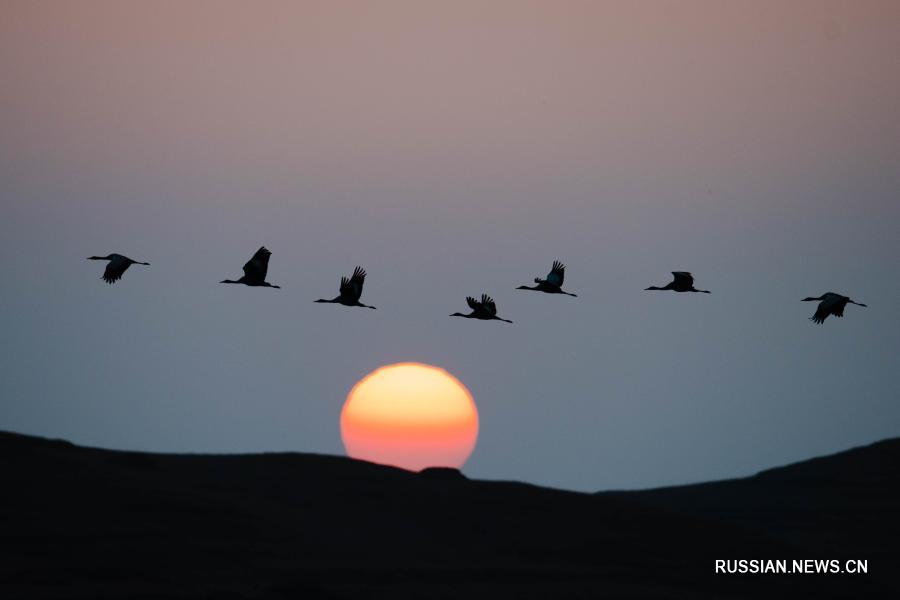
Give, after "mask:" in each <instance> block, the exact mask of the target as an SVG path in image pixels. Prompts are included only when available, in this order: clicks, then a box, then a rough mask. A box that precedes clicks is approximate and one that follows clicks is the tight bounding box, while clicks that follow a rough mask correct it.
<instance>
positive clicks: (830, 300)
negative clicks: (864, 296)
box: [803, 292, 865, 325]
mask: <svg viewBox="0 0 900 600" xmlns="http://www.w3.org/2000/svg"><path fill="white" fill-rule="evenodd" d="M816 301H820V302H819V306H818V307H816V313H815V314H814V315H813V316H811V317H810V318H809V320H810V321H812V322H813V323H817V324H819V325H821V324H822V323H824V322H825V319H827V318H828V315H834V316H836V317H843V316H844V307H845V306H847V303H850V304H855V305H857V306H865V304H863V303H862V302H854V301H853V300H851V299H850V298H848V297H847V296H841V295H840V294H835V293H834V292H827V293H825V294H822V295H821V296H819V297H818V298H804V299H803V302H816Z"/></svg>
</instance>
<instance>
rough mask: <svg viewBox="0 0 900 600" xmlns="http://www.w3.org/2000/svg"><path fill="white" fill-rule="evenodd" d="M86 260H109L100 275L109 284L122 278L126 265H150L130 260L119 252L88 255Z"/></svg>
mask: <svg viewBox="0 0 900 600" xmlns="http://www.w3.org/2000/svg"><path fill="white" fill-rule="evenodd" d="M88 260H108V261H109V264H107V265H106V270H104V271H103V275H102V276H101V278H102V279H103V281H105V282H106V283H109V284H113V283H115V282H117V281H118V280H120V279H122V275H123V274H124V273H125V271H127V270H128V267H130V266H131V265H147V266H150V263H148V262H140V261H137V260H131V259H130V258H128V257H127V256H122V255H121V254H108V255H107V256H89V257H88Z"/></svg>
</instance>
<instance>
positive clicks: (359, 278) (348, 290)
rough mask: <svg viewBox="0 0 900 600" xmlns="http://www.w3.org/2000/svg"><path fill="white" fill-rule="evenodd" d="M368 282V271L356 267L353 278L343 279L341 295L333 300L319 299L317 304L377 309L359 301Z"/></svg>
mask: <svg viewBox="0 0 900 600" xmlns="http://www.w3.org/2000/svg"><path fill="white" fill-rule="evenodd" d="M365 282H366V270H365V269H363V268H362V267H356V268H355V269H354V270H353V276H352V277H350V278H349V279H348V278H346V277H341V295H340V296H338V297H337V298H333V299H331V300H326V299H325V298H319V299H318V300H316V302H329V303H332V304H343V305H344V306H362V307H363V308H375V307H374V306H368V305H366V304H363V303H362V302H360V301H359V297H360V296H362V291H363V284H364V283H365Z"/></svg>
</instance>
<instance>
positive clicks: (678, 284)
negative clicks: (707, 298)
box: [645, 271, 710, 294]
mask: <svg viewBox="0 0 900 600" xmlns="http://www.w3.org/2000/svg"><path fill="white" fill-rule="evenodd" d="M672 276H673V277H674V279H673V280H672V281H671V282H670V283H669V284H668V285H666V286H665V287H656V286H655V285H651V286H650V287H648V288H645V289H648V290H671V291H673V292H700V293H702V294H709V293H710V291H709V290H698V289H696V288H695V287H694V276H693V275H691V274H690V273H688V272H687V271H672Z"/></svg>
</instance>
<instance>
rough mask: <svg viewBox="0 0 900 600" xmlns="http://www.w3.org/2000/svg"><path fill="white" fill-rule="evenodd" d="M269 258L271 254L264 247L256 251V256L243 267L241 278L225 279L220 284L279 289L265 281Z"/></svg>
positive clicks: (277, 286)
mask: <svg viewBox="0 0 900 600" xmlns="http://www.w3.org/2000/svg"><path fill="white" fill-rule="evenodd" d="M270 256H272V253H271V252H269V251H268V249H266V247H265V246H263V247H261V248H260V249H259V250H257V251H256V254H254V255H253V258H251V259H250V260H248V261H247V264H245V265H244V276H243V277H241V278H240V279H238V280H237V281H233V280H231V279H225V280H223V281H221V282H220V283H243V284H244V285H249V286H253V287H270V288H278V289H280V288H281V286H279V285H272V284H271V283H269V282H268V281H266V273H268V272H269V257H270Z"/></svg>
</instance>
